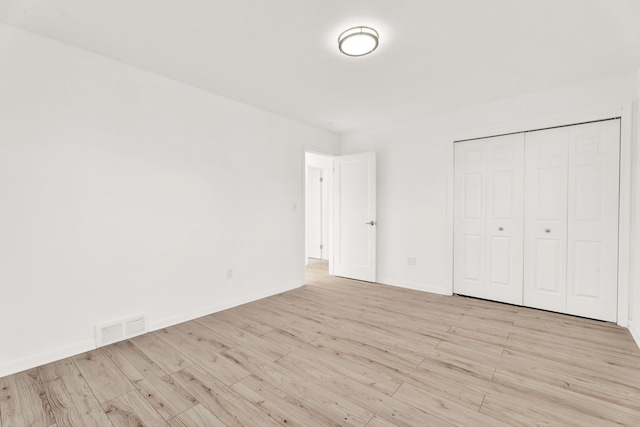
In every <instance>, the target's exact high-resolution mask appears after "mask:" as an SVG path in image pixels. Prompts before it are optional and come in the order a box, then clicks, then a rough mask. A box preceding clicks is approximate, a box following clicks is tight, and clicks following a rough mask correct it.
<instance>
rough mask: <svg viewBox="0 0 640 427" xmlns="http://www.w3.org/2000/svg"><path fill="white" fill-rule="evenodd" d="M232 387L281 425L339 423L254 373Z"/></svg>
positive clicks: (334, 424) (304, 425) (335, 424)
mask: <svg viewBox="0 0 640 427" xmlns="http://www.w3.org/2000/svg"><path fill="white" fill-rule="evenodd" d="M232 388H233V389H234V390H235V391H237V392H238V394H240V395H242V396H243V397H244V398H245V399H247V400H248V401H250V402H251V403H253V404H254V405H256V406H257V407H258V408H260V409H261V410H262V411H264V412H265V413H267V414H269V416H271V417H272V418H275V419H276V421H278V422H279V423H280V424H282V425H287V426H289V425H290V426H296V425H297V426H300V427H306V426H333V427H339V426H340V425H341V424H340V423H338V422H336V421H333V420H331V419H330V418H327V417H325V415H324V414H323V413H320V412H317V411H315V410H314V409H313V408H311V407H309V406H306V405H305V404H304V403H303V402H302V401H300V400H299V399H297V398H295V397H292V396H290V395H289V394H287V393H285V392H283V391H282V390H280V389H278V388H277V387H274V386H273V385H271V384H270V383H269V382H267V381H264V380H262V379H261V378H258V377H256V376H255V375H250V376H248V377H247V378H245V379H243V380H242V381H239V382H237V383H236V384H234V385H233V387H232Z"/></svg>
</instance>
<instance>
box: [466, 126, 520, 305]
mask: <svg viewBox="0 0 640 427" xmlns="http://www.w3.org/2000/svg"><path fill="white" fill-rule="evenodd" d="M523 153H524V137H523V134H515V135H506V136H499V137H493V138H486V139H481V140H475V141H465V142H458V143H456V144H455V200H454V206H455V207H454V211H455V212H454V216H455V218H454V292H455V293H457V294H462V295H469V296H474V297H479V298H488V299H492V300H495V301H502V302H508V303H511V304H522V233H523V230H522V228H523V225H522V222H523V220H522V210H523V200H522V197H523V196H522V193H523V161H524V159H523V156H524V154H523Z"/></svg>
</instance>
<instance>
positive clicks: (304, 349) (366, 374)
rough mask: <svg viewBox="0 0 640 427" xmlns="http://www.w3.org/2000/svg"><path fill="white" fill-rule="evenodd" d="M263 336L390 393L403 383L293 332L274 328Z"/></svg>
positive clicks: (347, 375) (346, 375) (338, 371)
mask: <svg viewBox="0 0 640 427" xmlns="http://www.w3.org/2000/svg"><path fill="white" fill-rule="evenodd" d="M263 338H264V339H266V340H273V341H275V342H277V343H279V344H281V345H283V346H285V347H289V349H290V350H291V352H293V353H300V354H304V355H305V357H306V358H307V359H309V360H311V361H313V362H315V363H317V364H319V365H322V366H325V367H327V368H329V369H331V370H333V371H335V372H337V373H339V374H340V375H344V376H345V377H348V378H351V379H353V380H355V381H358V382H359V383H361V384H364V385H367V386H369V387H371V388H374V389H376V390H378V391H380V392H382V393H385V394H388V395H392V394H393V393H394V392H395V391H396V390H397V389H398V387H400V385H401V384H402V381H400V380H398V379H396V378H393V377H392V376H390V375H388V374H387V373H385V372H382V371H379V370H376V369H373V368H372V367H371V366H365V365H361V364H359V363H355V362H351V361H349V360H346V359H340V358H336V357H335V356H334V354H333V352H331V351H325V350H323V349H320V348H319V347H317V346H314V345H311V344H308V343H306V342H304V341H299V340H296V338H295V337H294V336H292V335H291V334H289V333H287V332H285V331H281V330H279V329H273V330H272V331H271V332H269V333H267V334H264V335H263Z"/></svg>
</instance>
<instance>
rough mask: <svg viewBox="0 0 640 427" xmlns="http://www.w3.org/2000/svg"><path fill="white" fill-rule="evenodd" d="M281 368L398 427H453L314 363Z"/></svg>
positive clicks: (289, 360) (295, 360)
mask: <svg viewBox="0 0 640 427" xmlns="http://www.w3.org/2000/svg"><path fill="white" fill-rule="evenodd" d="M277 364H278V365H281V366H283V367H284V368H285V369H287V370H289V371H291V372H294V373H295V374H297V375H299V376H300V377H302V378H308V379H310V380H312V381H314V382H316V383H318V384H320V385H321V386H324V387H325V388H327V389H329V390H335V391H336V393H337V394H339V395H341V396H342V397H344V398H345V399H347V400H350V401H352V402H353V403H355V404H356V405H358V406H361V407H363V408H365V409H367V410H369V411H370V412H372V413H373V414H374V415H378V416H379V417H381V418H384V419H385V420H387V421H390V422H394V423H396V424H397V425H403V426H415V425H433V426H451V425H452V424H450V423H448V422H446V421H444V420H443V419H441V418H439V417H437V416H434V415H432V414H430V413H427V412H424V411H422V410H420V409H418V408H416V407H415V406H412V405H407V404H405V403H404V402H402V401H400V400H398V399H394V398H392V397H390V396H387V395H385V394H383V393H380V392H377V391H376V390H373V389H371V388H368V387H366V386H363V385H362V384H359V383H358V382H356V381H353V380H350V379H348V378H345V377H343V376H341V375H337V374H335V373H332V372H331V371H330V370H328V369H325V368H323V367H321V366H318V365H315V364H313V363H310V362H308V361H307V360H304V359H303V358H301V357H299V356H297V355H295V354H291V355H287V356H285V357H283V358H282V359H280V360H279V361H278V362H277Z"/></svg>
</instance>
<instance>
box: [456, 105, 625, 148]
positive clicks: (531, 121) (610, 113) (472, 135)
mask: <svg viewBox="0 0 640 427" xmlns="http://www.w3.org/2000/svg"><path fill="white" fill-rule="evenodd" d="M629 105H631V104H630V103H625V104H623V105H606V106H602V107H597V108H587V109H581V110H575V111H564V112H562V113H555V114H549V115H544V116H536V117H527V118H525V119H519V120H514V121H512V122H507V123H497V124H492V125H487V126H482V127H476V128H469V129H460V130H456V131H454V133H453V140H454V141H462V140H467V139H477V138H486V137H490V136H498V135H504V134H508V133H519V132H526V131H530V130H538V129H545V128H551V127H557V126H566V125H569V124H578V123H586V122H595V121H598V120H603V119H611V118H614V117H620V116H621V115H622V113H623V110H624V109H626V108H628V106H629Z"/></svg>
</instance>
